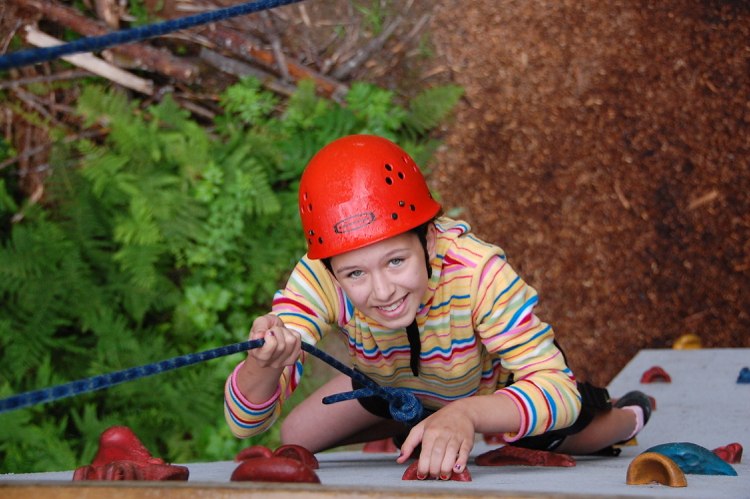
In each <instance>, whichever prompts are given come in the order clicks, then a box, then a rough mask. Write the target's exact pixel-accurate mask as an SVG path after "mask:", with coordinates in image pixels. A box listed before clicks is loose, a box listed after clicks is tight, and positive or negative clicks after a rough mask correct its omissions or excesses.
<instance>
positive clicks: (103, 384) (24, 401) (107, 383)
mask: <svg viewBox="0 0 750 499" xmlns="http://www.w3.org/2000/svg"><path fill="white" fill-rule="evenodd" d="M264 343H265V342H264V340H262V339H259V340H249V341H243V342H240V343H235V344H233V345H227V346H222V347H218V348H213V349H211V350H205V351H203V352H198V353H190V354H186V355H180V356H178V357H173V358H171V359H167V360H162V361H160V362H154V363H151V364H146V365H143V366H138V367H131V368H129V369H124V370H122V371H115V372H112V373H108V374H100V375H97V376H92V377H90V378H84V379H81V380H78V381H72V382H70V383H65V384H62V385H57V386H53V387H49V388H43V389H41V390H35V391H31V392H25V393H20V394H18V395H13V396H11V397H8V398H4V399H0V414H1V413H3V412H8V411H13V410H16V409H22V408H24V407H30V406H32V405H36V404H42V403H45V402H52V401H55V400H60V399H63V398H68V397H73V396H75V395H80V394H82V393H87V392H93V391H97V390H102V389H104V388H109V387H112V386H115V385H119V384H120V383H125V382H127V381H133V380H135V379H139V378H145V377H147V376H153V375H155V374H160V373H163V372H167V371H171V370H173V369H177V368H180V367H185V366H190V365H193V364H197V363H199V362H204V361H207V360H212V359H216V358H219V357H224V356H226V355H231V354H235V353H238V352H244V351H247V350H252V349H253V348H259V347H261V346H263V344H264ZM302 350H304V351H306V352H309V353H310V354H312V355H314V356H315V357H317V358H319V359H320V360H322V361H323V362H325V363H326V364H328V365H330V366H332V367H334V368H335V369H337V370H339V371H340V372H342V373H344V374H346V375H347V376H349V377H350V378H352V379H353V380H354V381H356V382H357V383H359V384H360V385H361V386H364V387H365V388H362V389H358V390H354V391H351V392H347V393H339V394H335V395H331V396H328V397H326V398H324V399H323V403H325V404H332V403H336V402H341V401H344V400H351V399H355V398H361V397H371V396H376V397H380V398H382V399H384V400H386V401H387V402H388V407H389V409H390V411H391V416H392V417H393V419H395V420H396V421H400V422H402V423H405V424H407V425H410V426H413V425H415V424H417V423H419V422H420V421H421V420H422V419H424V414H425V412H424V409H423V407H422V404H421V403H420V402H419V400H418V399H417V397H416V396H414V394H413V393H412V392H411V391H409V390H408V389H405V388H393V387H383V386H380V385H378V384H377V383H375V382H374V381H373V380H371V379H370V378H368V377H367V376H365V375H364V374H362V373H361V372H359V371H357V370H356V369H352V368H351V367H348V366H346V365H344V364H342V363H341V362H339V361H338V360H336V359H335V358H334V357H331V356H330V355H328V354H327V353H325V352H324V351H322V350H319V349H318V348H316V347H314V346H313V345H310V344H309V343H305V342H304V341H303V342H302Z"/></svg>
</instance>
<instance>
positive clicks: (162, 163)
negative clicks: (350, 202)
mask: <svg viewBox="0 0 750 499" xmlns="http://www.w3.org/2000/svg"><path fill="white" fill-rule="evenodd" d="M459 97H460V92H459V91H458V90H457V89H453V88H452V87H451V88H450V89H447V90H440V89H435V90H430V91H427V93H426V94H425V95H424V96H420V97H418V98H417V99H415V101H414V102H413V103H412V105H411V106H409V107H408V108H403V107H401V106H399V105H397V104H396V103H395V101H394V96H393V94H392V93H391V92H388V91H386V90H383V89H379V88H377V87H374V86H372V85H367V84H356V85H353V87H352V90H351V92H350V93H349V95H348V97H347V100H346V103H345V105H343V106H342V105H339V104H336V103H334V102H332V101H329V100H326V99H323V98H321V97H318V96H317V95H316V94H315V91H314V87H313V85H312V84H311V83H306V82H305V83H302V84H301V85H300V87H299V89H298V91H297V93H296V94H295V95H294V96H292V97H291V98H290V99H288V100H287V101H286V102H285V103H280V102H279V101H278V100H277V98H276V97H274V96H273V95H271V94H270V93H268V92H266V91H264V90H263V89H262V88H261V86H260V85H259V83H258V82H257V81H255V80H252V79H245V80H242V81H241V82H239V83H238V84H236V85H234V86H232V87H230V88H229V89H228V90H227V91H226V92H225V93H224V95H223V96H222V99H221V103H222V106H223V109H224V114H223V115H222V116H220V117H219V118H217V120H216V122H215V123H214V124H213V126H212V127H211V128H204V127H202V126H200V125H199V124H198V123H196V122H195V121H193V120H192V119H191V117H190V116H189V114H188V113H187V112H186V111H184V110H183V109H181V108H180V107H179V106H178V105H177V104H175V102H174V101H173V100H172V99H171V98H170V97H169V96H167V97H165V98H164V100H162V101H161V102H160V103H158V104H155V105H151V106H144V105H142V104H141V103H140V102H138V101H134V100H129V99H127V98H126V97H125V95H124V94H122V93H120V92H117V91H113V90H105V89H103V88H101V87H97V86H89V87H87V88H86V89H85V90H84V91H83V93H82V95H81V97H80V99H79V101H78V113H79V114H80V116H81V117H83V118H84V121H85V123H86V125H87V126H88V125H93V124H94V123H98V124H101V125H105V126H106V127H108V129H109V134H108V136H107V137H106V139H105V140H103V141H101V142H93V141H89V140H79V141H77V142H74V143H67V144H66V143H63V142H60V144H59V145H58V146H57V147H56V148H55V150H54V151H53V156H52V157H53V159H54V161H53V164H55V165H56V167H55V169H54V170H53V174H52V175H51V177H50V178H49V179H48V181H47V185H46V190H45V194H46V197H45V202H44V204H43V205H38V204H32V203H29V202H28V201H26V200H24V198H23V196H22V195H21V193H20V191H19V189H18V186H17V185H16V182H15V177H14V176H13V175H12V174H11V173H10V171H9V170H10V169H5V170H2V171H0V304H1V305H0V396H2V397H6V396H9V395H11V394H13V393H21V392H25V391H30V390H35V389H39V388H43V387H48V386H53V385H57V384H61V383H64V382H67V381H72V380H75V379H80V378H83V377H88V376H93V375H96V374H102V373H107V372H112V371H115V370H120V369H125V368H128V367H132V366H137V365H143V364H146V363H150V362H155V361H159V360H163V359H166V358H170V357H173V356H176V355H180V354H185V353H190V352H196V351H201V350H205V349H208V348H214V347H217V346H221V345H225V344H229V343H234V342H237V341H241V340H243V339H244V338H245V337H246V335H247V330H248V329H249V326H250V324H251V323H252V320H253V319H254V317H255V316H257V315H258V314H261V313H264V312H265V311H266V310H267V308H268V306H269V303H270V301H271V297H272V294H273V293H274V292H275V291H276V289H278V287H279V286H280V284H281V283H282V282H283V280H284V279H285V277H286V275H287V272H288V271H289V270H290V269H291V267H292V266H293V264H294V263H295V261H296V260H297V259H298V258H299V257H300V256H301V254H302V253H303V251H304V239H303V237H302V235H301V233H300V230H299V220H298V212H297V203H296V190H297V179H298V178H299V176H300V174H301V172H302V169H303V168H304V165H305V164H306V163H307V161H308V160H309V158H310V157H311V156H312V155H313V154H314V153H315V152H316V151H317V150H318V149H320V148H321V147H322V146H323V145H325V144H326V143H328V142H330V141H331V140H333V139H335V138H337V137H339V136H342V135H346V134H350V133H377V134H380V135H384V136H386V137H389V138H392V139H394V140H396V141H398V142H399V143H401V144H402V145H404V147H405V148H406V149H407V150H408V151H409V152H410V153H411V154H413V155H414V156H415V158H416V159H417V160H418V161H419V162H421V163H422V164H424V163H425V162H426V160H427V158H428V156H429V154H430V153H431V151H432V150H433V149H434V146H435V143H434V142H433V141H431V140H429V138H428V136H427V134H428V133H429V131H430V129H431V128H433V127H434V126H436V125H437V124H438V123H439V122H440V121H441V120H443V119H444V118H446V116H447V113H448V112H449V110H450V109H451V108H452V107H453V105H454V104H455V102H456V100H457V99H458V98H459ZM437 100H439V101H440V102H434V101H437ZM9 154H10V150H9V148H8V147H7V146H6V145H5V144H4V143H0V158H3V157H6V156H8V155H9ZM20 210H22V211H23V213H24V217H22V219H21V220H20V221H19V220H18V219H14V214H16V213H17V212H18V211H20ZM240 358H241V357H239V356H232V357H226V358H222V359H216V360H214V361H211V362H209V363H204V364H199V365H195V366H190V367H188V368H182V369H180V370H177V371H173V372H170V373H165V374H162V375H159V376H155V377H152V378H146V379H141V380H137V381H133V382H130V383H126V384H123V385H119V386H116V387H113V388H111V389H109V390H104V391H99V392H95V393H89V394H83V395H80V396H78V397H74V398H70V399H65V400H61V401H57V402H54V403H48V404H45V405H41V406H34V407H31V408H27V409H23V410H18V411H14V412H10V413H5V414H0V462H2V464H1V465H0V472H31V471H42V470H59V469H72V468H74V467H76V466H80V465H82V464H85V463H89V462H90V461H91V459H92V457H93V455H94V453H95V452H96V449H97V443H98V437H99V435H100V434H101V432H102V431H103V430H104V429H106V428H107V427H109V426H112V425H127V426H130V427H131V428H132V429H133V430H134V431H135V433H136V434H137V435H138V436H139V438H141V440H142V441H143V442H144V444H145V445H146V446H147V447H148V448H149V449H150V450H151V451H152V452H153V453H154V454H156V455H159V456H160V457H163V458H165V459H167V460H169V461H181V462H186V461H190V460H225V459H231V458H232V456H233V455H234V453H236V452H237V451H238V450H239V449H240V448H242V447H243V446H245V445H248V444H249V442H241V441H237V440H236V439H234V438H233V437H232V436H231V435H230V434H229V432H228V429H227V427H226V424H225V423H224V416H223V410H222V403H223V402H222V397H223V383H224V380H225V378H226V376H227V374H228V373H229V372H230V371H231V369H232V368H233V367H234V365H235V364H236V363H237V362H238V360H239V359H240ZM319 382H320V380H314V379H305V381H304V382H303V384H302V385H301V386H300V388H299V389H298V393H296V394H295V399H294V400H299V398H300V397H302V396H304V395H305V394H307V393H309V391H310V390H312V389H313V388H314V387H315V386H316V384H317V383H319ZM289 406H291V404H289ZM288 409H289V407H287V408H286V410H288ZM277 439H278V430H277V429H275V430H272V431H270V432H268V433H266V434H264V435H261V436H259V437H257V438H255V439H253V442H252V443H265V444H267V445H270V446H274V445H278V440H277Z"/></svg>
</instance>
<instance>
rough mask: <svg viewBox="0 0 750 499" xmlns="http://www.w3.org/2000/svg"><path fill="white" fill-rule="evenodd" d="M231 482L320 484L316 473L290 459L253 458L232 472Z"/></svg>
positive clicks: (276, 457)
mask: <svg viewBox="0 0 750 499" xmlns="http://www.w3.org/2000/svg"><path fill="white" fill-rule="evenodd" d="M231 480H232V481H233V482H298V483H320V478H318V475H317V473H315V471H314V470H313V469H312V468H310V467H309V466H305V465H304V464H303V463H301V462H300V461H298V460H297V459H292V458H290V457H282V456H273V457H253V458H250V459H246V460H244V461H242V463H240V465H239V466H237V468H236V469H235V470H234V472H232V477H231Z"/></svg>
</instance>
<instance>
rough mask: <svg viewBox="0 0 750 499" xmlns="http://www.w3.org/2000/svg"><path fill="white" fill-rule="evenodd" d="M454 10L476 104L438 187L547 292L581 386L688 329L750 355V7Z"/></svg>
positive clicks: (451, 142) (457, 47)
mask: <svg viewBox="0 0 750 499" xmlns="http://www.w3.org/2000/svg"><path fill="white" fill-rule="evenodd" d="M438 3H439V6H437V7H436V16H435V17H434V18H433V25H432V28H431V29H432V32H433V33H434V35H433V36H434V42H435V44H436V46H437V47H438V48H439V51H440V56H442V57H444V58H445V60H446V61H447V64H449V66H450V68H451V72H452V78H453V80H454V81H455V82H457V83H459V84H461V85H463V86H464V87H465V88H466V98H465V100H464V102H463V103H462V104H461V106H460V109H459V111H458V113H457V116H456V118H455V120H454V122H453V123H452V124H451V125H450V126H448V127H447V128H446V129H445V134H444V140H445V147H444V148H443V149H442V151H441V152H440V154H439V157H438V160H437V162H436V164H435V165H433V168H432V169H433V174H432V182H433V187H434V188H435V189H436V190H437V191H438V192H439V193H440V194H441V195H442V201H443V203H444V205H445V207H446V208H448V209H456V208H460V209H461V210H462V212H461V216H462V217H463V218H464V219H466V220H467V221H469V222H470V223H471V224H472V225H473V226H474V228H475V229H476V232H478V233H479V234H480V235H481V236H483V237H484V238H486V239H488V240H490V241H493V242H495V243H497V244H499V245H500V246H502V247H503V248H504V249H505V250H506V252H507V253H508V257H509V261H510V263H511V264H512V265H513V266H514V267H515V268H516V270H517V271H518V272H519V273H520V274H521V275H522V276H523V277H524V278H525V279H526V280H527V282H529V283H530V284H531V285H533V286H534V287H535V288H536V289H537V290H538V291H539V294H540V302H539V307H538V308H537V310H538V312H539V315H540V317H542V319H543V320H546V321H548V322H550V323H551V324H552V325H553V326H554V328H555V331H556V333H557V335H558V337H559V339H560V341H561V343H562V345H563V347H564V348H565V351H566V354H567V356H568V360H569V362H570V364H571V366H572V367H573V369H574V371H575V372H576V374H577V376H578V377H579V378H582V379H588V380H590V381H593V382H597V383H600V384H606V383H608V382H609V381H610V380H611V379H612V377H614V375H616V374H617V373H618V372H619V371H620V370H621V369H622V368H623V367H624V365H625V364H626V363H627V362H628V361H629V360H630V359H631V358H632V357H633V356H634V355H635V354H636V353H637V352H638V351H639V350H640V349H643V348H670V347H671V346H672V344H673V342H674V341H675V340H676V339H677V338H678V337H679V336H680V335H682V334H685V333H694V334H697V335H698V336H700V338H701V340H702V342H703V346H704V347H749V346H750V316H749V315H748V308H750V307H749V306H748V305H749V304H750V286H748V284H749V283H750V279H749V277H750V237H749V236H750V209H749V208H750V194H749V191H750V175H748V173H749V172H748V166H749V163H750V159H749V153H750V3H747V2H730V1H700V2H695V1H689V0H677V1H674V0H670V1H666V2H650V1H646V0H641V1H630V0H623V1H609V2H597V1H594V0H584V1H579V0H576V1H573V0H565V1H557V0H556V1H543V0H535V1H524V2H496V1H494V0H479V1H474V2H458V1H442V2H438ZM731 382H734V380H731ZM612 395H613V396H617V395H621V394H612Z"/></svg>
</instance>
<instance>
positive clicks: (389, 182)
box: [385, 177, 393, 185]
mask: <svg viewBox="0 0 750 499" xmlns="http://www.w3.org/2000/svg"><path fill="white" fill-rule="evenodd" d="M385 183H386V184H388V185H393V179H392V178H391V177H385Z"/></svg>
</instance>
